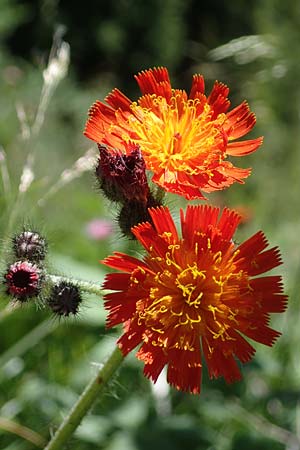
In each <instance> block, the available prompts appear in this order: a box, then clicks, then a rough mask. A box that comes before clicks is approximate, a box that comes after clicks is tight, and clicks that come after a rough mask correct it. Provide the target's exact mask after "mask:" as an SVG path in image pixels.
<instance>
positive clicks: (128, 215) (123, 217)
mask: <svg viewBox="0 0 300 450" xmlns="http://www.w3.org/2000/svg"><path fill="white" fill-rule="evenodd" d="M156 206H161V202H160V201H157V200H156V199H155V198H154V197H152V196H151V195H150V196H149V198H148V200H147V203H144V202H139V201H137V200H133V201H129V202H126V203H125V204H124V206H123V207H122V209H121V211H120V213H119V215H118V224H119V227H120V229H121V231H122V233H123V234H124V235H125V236H127V237H129V238H131V239H135V236H134V235H133V234H132V232H131V228H132V227H134V226H135V225H138V224H139V223H142V222H150V223H153V222H152V219H151V216H150V214H149V211H148V208H153V207H156Z"/></svg>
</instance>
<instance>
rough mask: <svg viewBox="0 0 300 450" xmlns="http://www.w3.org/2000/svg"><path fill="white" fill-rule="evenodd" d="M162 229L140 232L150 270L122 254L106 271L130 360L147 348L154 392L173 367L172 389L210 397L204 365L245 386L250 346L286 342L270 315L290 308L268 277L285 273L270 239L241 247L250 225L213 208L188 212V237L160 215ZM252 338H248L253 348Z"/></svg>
mask: <svg viewBox="0 0 300 450" xmlns="http://www.w3.org/2000/svg"><path fill="white" fill-rule="evenodd" d="M150 214H151V218H152V221H153V225H151V224H150V223H148V222H146V223H142V224H139V225H137V226H135V227H133V229H132V232H133V234H134V235H135V236H136V238H137V239H138V240H139V241H140V243H141V244H142V245H143V247H144V248H145V249H146V251H147V256H146V257H145V258H144V260H143V261H141V260H139V259H136V258H134V257H132V256H128V255H126V254H123V253H115V254H114V255H113V256H110V257H108V258H106V259H105V260H104V261H103V263H104V264H105V265H107V266H109V267H112V268H113V269H117V270H118V271H119V272H116V273H110V274H108V275H107V276H106V279H105V281H104V288H105V289H110V290H112V291H114V292H110V293H107V294H106V295H105V307H106V309H107V310H108V311H109V314H108V319H107V325H108V327H112V326H115V325H117V324H120V323H123V324H124V333H123V335H122V336H121V338H120V339H119V341H118V345H119V347H120V349H121V351H122V353H123V354H124V355H126V354H127V353H129V352H130V351H131V350H133V349H134V348H135V347H136V346H137V345H140V344H141V345H140V348H139V350H138V352H137V358H138V359H140V360H141V361H143V362H144V364H145V365H144V374H145V375H146V376H147V377H149V378H151V379H152V380H153V381H154V382H155V381H156V380H157V378H158V376H159V374H160V372H161V371H162V369H163V367H164V366H166V365H167V366H168V371H167V378H168V382H169V383H170V384H171V385H173V386H174V387H175V388H177V389H178V390H182V391H190V392H192V393H200V386H201V375H202V363H203V360H205V361H206V365H207V368H208V373H209V376H210V378H214V377H215V378H217V377H219V376H223V377H224V378H225V380H226V381H227V382H229V383H230V382H233V381H235V380H239V379H240V378H241V374H240V370H239V367H238V364H237V360H239V361H241V362H242V363H245V362H247V361H249V360H250V359H251V358H252V356H253V354H254V353H255V350H254V348H253V347H252V346H251V345H250V343H249V342H248V340H247V339H248V338H250V339H253V340H254V341H257V342H260V343H262V344H265V345H269V346H272V345H273V344H274V342H275V340H276V339H277V337H278V336H279V335H280V333H279V332H277V331H275V330H273V329H272V328H270V327H269V326H268V324H269V320H270V313H280V312H283V311H284V310H285V308H286V301H287V298H286V296H285V295H284V294H283V292H282V283H281V277H280V276H277V275H272V276H261V275H262V274H263V273H265V272H267V271H269V270H270V269H273V268H274V267H276V266H278V265H280V264H281V259H280V254H279V250H278V248H276V247H273V248H270V249H268V250H267V249H266V248H267V247H268V242H267V239H266V238H265V236H264V234H263V233H262V232H261V231H260V232H258V233H256V234H255V235H254V236H252V237H251V238H250V239H248V240H246V241H245V242H244V243H243V244H241V245H239V246H236V245H235V244H234V242H233V240H232V236H233V233H234V232H235V229H236V227H237V225H238V223H239V221H240V216H239V215H238V214H237V213H236V212H234V211H231V210H229V209H224V210H223V212H222V213H221V214H220V210H219V208H215V207H210V206H206V205H199V206H188V207H187V210H186V213H185V214H184V212H183V211H181V229H182V233H181V236H179V234H178V232H177V230H176V227H175V224H174V221H173V219H172V216H171V214H170V212H169V210H168V208H166V207H159V208H152V209H150ZM245 337H246V338H245Z"/></svg>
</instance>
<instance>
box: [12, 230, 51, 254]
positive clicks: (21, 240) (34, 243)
mask: <svg viewBox="0 0 300 450" xmlns="http://www.w3.org/2000/svg"><path fill="white" fill-rule="evenodd" d="M13 248H14V252H15V255H16V257H17V258H24V259H29V261H41V260H43V259H44V258H45V256H46V252H47V242H46V240H45V239H44V238H43V237H42V236H41V235H40V234H39V233H37V232H36V231H30V230H26V231H23V232H22V233H20V234H18V235H16V236H15V237H14V238H13Z"/></svg>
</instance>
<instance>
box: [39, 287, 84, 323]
mask: <svg viewBox="0 0 300 450" xmlns="http://www.w3.org/2000/svg"><path fill="white" fill-rule="evenodd" d="M81 302H82V297H81V292H80V289H79V287H78V286H76V285H75V284H73V283H71V282H69V281H60V282H58V283H56V284H54V285H53V286H52V288H51V292H50V294H49V297H48V299H47V304H48V306H49V307H50V308H51V309H52V311H53V313H54V314H55V315H56V316H59V317H62V316H65V317H67V316H69V315H71V314H72V315H76V314H77V313H78V310H79V305H80V303H81Z"/></svg>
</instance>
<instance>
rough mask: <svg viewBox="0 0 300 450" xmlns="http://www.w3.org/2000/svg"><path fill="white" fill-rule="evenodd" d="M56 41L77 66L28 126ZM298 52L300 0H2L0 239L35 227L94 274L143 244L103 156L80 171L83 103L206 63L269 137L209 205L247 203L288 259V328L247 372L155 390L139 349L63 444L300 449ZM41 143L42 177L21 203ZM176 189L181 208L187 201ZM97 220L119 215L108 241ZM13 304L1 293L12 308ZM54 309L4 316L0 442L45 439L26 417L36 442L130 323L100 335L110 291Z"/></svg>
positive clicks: (278, 320)
mask: <svg viewBox="0 0 300 450" xmlns="http://www.w3.org/2000/svg"><path fill="white" fill-rule="evenodd" d="M61 37H62V38H63V39H64V40H65V41H66V42H68V43H69V45H70V55H71V56H70V64H69V70H68V73H67V74H66V75H65V76H64V77H63V79H62V80H61V81H60V83H59V84H58V86H57V88H56V89H55V90H54V89H53V91H51V92H50V93H51V94H53V95H51V98H50V97H49V104H47V105H46V106H47V107H46V111H45V117H44V121H43V123H42V126H41V127H40V129H39V127H38V126H36V129H37V130H38V132H37V133H36V134H35V135H34V136H32V134H31V136H28V131H29V130H30V129H31V131H32V129H33V128H34V126H35V125H34V124H36V122H35V121H36V117H37V111H38V105H40V98H41V92H42V89H43V72H44V71H45V69H46V67H47V64H48V58H49V53H50V49H51V46H52V43H53V39H54V43H56V42H59V39H60V38H61ZM299 54H300V3H299V2H295V1H293V0H286V1H285V2H282V1H279V0H248V1H246V0H239V1H238V0H233V1H231V2H223V1H221V0H219V1H217V0H212V1H210V2H208V1H207V2H200V1H197V0H164V1H160V0H149V1H147V0H146V1H145V0H144V1H142V0H120V1H115V2H107V1H103V0H99V1H96V0H91V1H89V2H87V3H82V2H73V1H71V0H61V1H59V0H40V1H38V0H31V1H30V0H27V1H17V0H0V96H1V103H0V145H1V147H0V152H1V154H0V156H1V157H0V159H1V161H0V168H1V175H2V179H0V194H1V197H0V210H1V217H0V227H1V242H2V245H3V247H4V242H5V240H6V239H7V238H9V237H10V236H11V232H12V231H15V230H16V231H18V230H21V229H22V226H23V225H24V224H29V225H30V226H31V227H33V228H35V229H38V230H40V231H41V232H42V233H44V235H46V236H47V238H48V239H49V257H48V261H47V262H48V267H49V271H50V272H52V273H55V274H64V275H71V276H78V277H80V278H82V279H86V280H93V281H98V282H101V280H102V279H103V276H104V269H103V268H102V267H101V265H100V264H99V259H101V258H103V257H105V256H106V255H108V254H110V253H111V252H112V251H113V250H121V251H130V252H131V253H133V254H135V253H139V252H140V249H139V248H138V246H137V245H136V244H134V243H132V242H131V243H128V242H127V241H126V240H125V239H123V238H122V236H121V233H120V232H119V231H118V229H117V225H116V223H115V216H116V211H114V206H112V205H110V204H108V203H106V202H105V201H103V199H102V198H101V196H100V194H99V192H98V190H97V186H96V183H95V180H94V176H93V169H92V168H93V164H94V163H92V164H90V167H91V169H90V170H82V173H81V172H80V169H78V167H82V166H79V165H78V164H77V166H74V164H75V162H76V161H77V160H78V159H79V158H80V157H82V156H83V155H84V154H85V153H86V152H87V151H88V150H89V149H90V148H93V149H94V151H95V155H96V148H95V147H96V145H94V144H93V143H92V142H89V141H88V140H87V139H85V138H84V137H83V135H82V130H83V128H84V124H85V120H86V114H87V110H88V108H89V106H90V105H91V104H92V103H93V102H94V101H95V100H96V99H103V98H104V97H105V95H106V94H107V93H108V92H109V90H110V89H112V88H113V87H115V86H117V87H119V88H121V89H122V90H124V91H125V92H126V94H127V95H128V96H130V97H132V98H136V96H138V90H137V86H136V85H135V82H134V79H133V74H134V73H136V72H137V71H139V70H143V69H147V68H149V67H153V66H158V65H164V66H167V67H168V68H169V71H170V74H171V78H172V83H173V86H174V87H178V88H185V89H187V90H188V89H189V87H190V83H191V76H192V74H194V73H202V74H203V75H204V76H205V79H206V80H207V89H209V88H210V87H211V86H212V84H213V82H214V81H215V80H216V79H218V80H219V81H223V82H225V83H227V84H228V85H229V86H230V89H231V94H230V99H231V101H232V105H233V106H235V105H237V104H238V103H240V102H241V101H242V100H244V98H246V99H247V100H248V101H249V104H250V107H251V109H252V110H253V111H255V113H256V115H257V125H256V127H255V129H254V131H253V132H252V133H251V135H252V137H256V136H259V135H264V136H265V140H264V144H263V147H262V148H261V149H259V150H258V152H256V153H255V154H254V155H251V156H249V157H245V158H241V159H240V160H238V161H237V162H236V164H237V165H238V166H241V167H249V166H250V167H252V168H253V174H252V176H251V177H250V178H249V179H248V180H247V181H246V184H245V185H244V186H241V185H234V186H232V187H231V188H230V189H229V190H227V191H224V192H219V193H216V194H212V195H210V196H209V201H210V202H211V203H213V204H218V205H224V204H226V205H228V206H230V207H235V208H246V212H247V214H248V216H249V219H248V221H247V222H246V223H245V224H244V225H243V226H242V227H241V228H240V230H239V232H238V235H237V240H238V241H242V240H243V239H244V238H246V237H248V236H250V235H251V234H253V233H254V232H256V231H257V230H258V229H263V230H264V231H265V232H266V234H267V236H268V238H269V240H270V243H271V244H272V245H279V246H280V248H281V251H282V255H283V260H284V265H283V266H282V267H281V268H279V269H278V270H277V271H276V273H281V274H283V277H284V283H285V290H286V292H287V293H288V294H289V295H290V302H289V309H288V310H287V312H286V313H285V314H284V315H280V316H278V317H275V318H274V321H273V324H274V327H275V328H276V329H279V330H280V331H282V337H281V338H280V339H279V341H278V342H277V343H276V345H275V346H274V348H272V349H270V348H263V347H262V346H261V347H258V349H257V354H256V357H255V358H254V360H253V362H251V363H250V364H247V365H246V366H244V367H243V369H242V371H243V375H244V378H243V381H242V382H240V383H237V384H234V385H230V386H229V385H226V384H225V382H223V381H222V380H217V381H209V380H208V378H207V374H205V377H204V382H203V389H202V394H201V396H200V397H197V396H192V395H188V394H183V393H180V392H176V391H174V390H173V389H169V388H168V386H167V385H166V384H165V383H164V377H162V380H161V381H160V382H159V383H158V384H157V385H156V387H155V388H153V386H152V385H151V384H150V383H149V382H148V380H146V379H145V378H144V377H143V375H142V364H140V363H139V362H137V361H136V360H135V358H134V355H131V356H129V357H128V359H127V361H125V363H124V365H123V367H122V368H121V370H120V373H119V376H118V377H117V378H116V379H115V380H114V381H113V382H112V383H111V385H110V387H109V389H108V392H107V394H106V395H105V397H104V400H103V401H102V402H101V403H100V402H98V403H97V404H96V405H95V406H94V408H93V409H92V411H91V413H90V414H89V415H88V416H87V417H86V418H85V419H84V421H83V423H82V425H81V426H80V428H79V429H78V430H77V432H76V435H75V436H74V437H73V439H72V441H71V443H70V444H69V448H72V449H73V448H74V449H77V450H92V449H93V450H94V449H103V450H104V449H105V450H148V449H149V450H150V449H152V448H156V449H157V450H161V449H164V450H169V449H170V450H171V449H172V450H179V449H183V448H190V449H193V450H204V449H205V450H239V449H241V448H243V449H245V450H247V449H253V448H254V449H258V450H267V449H272V450H273V449H274V450H277V449H278V450H279V449H287V450H296V449H300V403H299V400H300V392H299V388H300V350H299V339H300V327H299V307H298V304H299V295H298V292H299V289H300V281H299V279H300V251H299V235H300V217H299V212H300V208H299V194H300V190H299V179H300V128H299V120H300V82H299V80H300V63H299ZM52 87H53V86H52ZM32 149H34V152H35V157H36V158H35V165H34V176H35V178H34V180H33V182H32V184H31V185H30V187H29V188H28V190H27V192H25V194H24V196H23V198H22V202H20V203H19V204H18V205H17V206H16V204H15V197H16V195H17V192H18V189H19V181H20V176H21V174H22V170H23V167H24V163H25V162H26V158H27V155H28V152H29V151H32ZM65 170H71V172H70V171H69V172H64V171H65ZM70 173H71V175H72V174H73V175H74V179H73V180H70V179H69V178H68V174H69V175H70ZM169 200H170V205H171V209H172V210H173V211H174V213H175V214H176V211H177V210H176V205H177V203H178V201H177V199H176V198H175V197H174V196H173V197H170V198H169ZM180 204H183V202H182V201H181V202H180ZM11 217H13V218H14V219H15V225H14V227H13V230H9V227H8V223H9V218H11ZM95 219H108V220H110V221H111V222H112V227H113V233H112V234H111V235H110V236H109V237H108V238H106V239H101V240H100V239H98V238H97V239H96V238H95V237H93V236H92V235H91V233H90V232H89V231H88V229H87V227H88V225H89V223H90V222H91V221H92V220H95ZM2 253H4V255H3V257H4V259H5V257H9V253H8V252H7V251H6V250H5V251H3V252H2ZM2 267H5V263H4V262H3V263H2ZM2 291H3V289H2ZM8 301H9V299H8V298H7V297H6V296H5V293H4V292H2V294H1V305H0V306H1V309H2V310H3V309H4V308H5V307H6V305H7V303H8ZM49 316H50V314H49V312H48V311H46V310H44V309H38V308H36V306H34V305H32V306H26V307H22V308H21V309H18V310H16V311H15V312H13V313H11V314H2V315H1V316H0V327H1V328H0V329H1V334H0V336H1V339H0V351H1V356H0V450H29V449H34V448H38V447H37V446H36V445H35V444H34V443H32V442H30V441H28V435H26V436H27V438H26V436H23V437H22V436H20V434H21V435H22V430H23V432H24V429H21V428H20V426H19V425H22V426H23V427H27V428H28V429H30V430H32V431H34V432H36V433H38V435H39V436H36V435H35V437H36V439H37V441H36V443H37V444H38V443H39V442H41V441H42V438H44V439H45V440H48V439H49V433H50V434H51V433H52V432H53V431H54V430H55V429H56V427H57V426H58V424H59V423H60V422H61V420H62V418H63V417H64V415H65V414H66V413H67V411H68V410H69V408H70V407H71V406H72V405H73V403H74V401H75V400H76V398H77V396H78V394H79V393H80V392H81V391H82V389H83V387H84V385H85V384H86V383H87V381H88V380H89V379H90V377H91V376H92V374H93V371H94V370H95V369H94V366H93V364H96V363H101V362H102V361H103V360H104V359H105V357H106V356H107V355H108V354H109V352H110V351H111V349H112V348H113V346H114V342H115V339H116V336H118V334H119V333H120V330H117V331H109V332H107V331H105V327H104V321H105V313H104V310H103V306H102V301H101V299H99V298H97V297H93V296H88V295H86V296H85V302H84V307H83V308H82V311H81V313H80V315H79V316H78V317H77V318H75V319H72V320H69V321H66V320H62V321H58V320H54V319H50V321H49V320H48V319H49ZM7 420H8V421H9V423H10V424H14V426H15V431H14V432H8V430H7V428H8V426H7ZM27 431H28V430H27ZM25 434H26V433H25ZM39 439H40V440H39ZM40 445H42V444H40Z"/></svg>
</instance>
